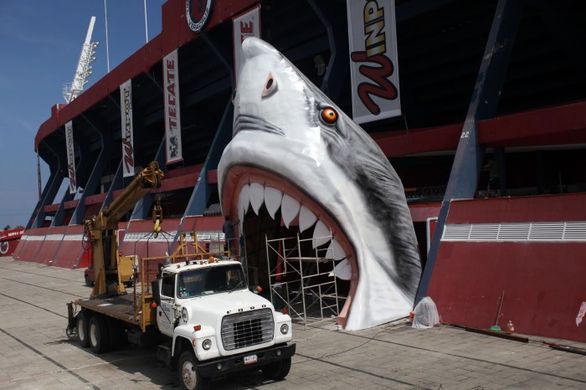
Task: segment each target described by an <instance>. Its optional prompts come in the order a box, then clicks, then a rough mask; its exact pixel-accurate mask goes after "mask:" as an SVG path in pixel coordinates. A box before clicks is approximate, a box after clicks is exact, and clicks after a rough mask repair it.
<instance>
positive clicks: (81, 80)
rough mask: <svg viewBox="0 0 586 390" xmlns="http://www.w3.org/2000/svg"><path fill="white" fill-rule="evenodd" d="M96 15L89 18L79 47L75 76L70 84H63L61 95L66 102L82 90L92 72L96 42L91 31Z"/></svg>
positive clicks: (92, 30)
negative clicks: (79, 52)
mask: <svg viewBox="0 0 586 390" xmlns="http://www.w3.org/2000/svg"><path fill="white" fill-rule="evenodd" d="M95 22H96V17H95V16H92V17H91V18H90V25H89V26H88V29H87V34H86V35H85V41H84V42H83V46H82V47H81V54H80V55H79V61H78V63H77V69H76V70H75V76H73V81H72V82H71V84H65V86H64V87H63V97H64V98H65V101H66V102H67V103H69V102H71V101H73V99H75V98H76V97H77V96H78V95H79V94H80V93H81V91H83V87H84V86H85V85H86V84H87V79H88V77H89V76H90V75H91V74H92V67H91V63H92V62H93V61H94V60H95V59H96V47H97V46H98V42H92V33H93V32H94V23H95Z"/></svg>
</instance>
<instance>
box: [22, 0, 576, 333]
mask: <svg viewBox="0 0 586 390" xmlns="http://www.w3.org/2000/svg"><path fill="white" fill-rule="evenodd" d="M348 3H350V1H348ZM363 3H364V9H365V13H364V15H363V16H360V15H358V16H355V15H352V16H349V13H348V12H347V10H348V9H349V8H348V7H347V2H346V1H343V0H325V1H317V0H306V1H287V2H285V1H254V0H225V1H220V0H216V1H214V0H208V1H207V2H206V1H203V2H196V1H190V0H187V1H186V0H168V1H167V2H166V3H165V4H164V5H163V10H162V18H163V23H162V32H161V34H160V35H158V36H157V37H155V38H154V39H153V40H151V41H150V42H148V43H147V44H146V45H145V46H144V47H142V48H141V49H140V50H138V51H137V52H136V53H134V54H133V55H131V56H130V57H129V58H128V59H126V60H125V61H124V62H123V63H121V64H120V65H119V66H118V67H116V68H115V69H113V70H112V71H111V72H110V73H108V74H107V75H106V76H104V77H103V78H102V79H100V80H99V81H97V82H96V83H94V85H93V86H92V87H91V88H89V89H88V90H87V91H85V92H84V93H82V94H81V95H80V96H79V97H78V98H77V99H75V100H74V101H72V102H71V103H69V104H67V105H62V104H58V105H55V106H53V107H52V109H51V116H50V118H49V119H48V120H47V121H46V122H45V123H43V124H42V125H41V126H40V128H39V130H38V133H37V136H36V138H35V144H34V146H35V149H36V150H37V151H38V153H39V155H40V157H41V158H42V159H43V160H44V161H45V162H46V163H47V164H48V165H49V169H50V177H49V179H48V180H47V183H46V185H45V187H44V189H43V191H42V196H41V199H40V201H39V203H38V205H37V207H36V208H35V210H34V211H33V213H32V216H31V218H30V221H29V222H28V224H27V226H26V231H25V233H24V235H23V237H22V239H21V241H20V243H19V245H18V247H17V248H16V251H15V253H14V256H15V257H16V258H17V259H21V260H26V261H36V262H41V263H44V264H52V265H58V266H65V267H83V266H86V265H87V254H86V253H85V252H84V251H83V250H82V245H81V242H82V240H83V221H84V219H85V218H86V217H88V216H90V215H93V214H96V213H97V211H98V210H99V209H100V208H101V207H103V206H105V205H107V204H109V202H110V201H111V200H112V198H113V197H115V196H116V194H117V192H118V191H120V189H121V188H123V187H124V183H125V181H126V182H128V180H129V179H128V177H124V176H125V175H124V173H125V172H127V173H128V172H129V169H130V171H131V173H134V172H135V171H136V170H137V169H139V168H140V167H144V166H146V164H148V162H149V161H152V160H158V161H159V163H160V164H161V165H162V166H163V167H165V168H166V176H165V179H164V181H163V184H162V187H161V188H160V189H158V190H157V191H156V192H155V193H153V194H152V195H151V196H149V197H147V198H144V199H143V200H142V201H140V202H138V203H137V204H136V206H135V208H134V210H133V212H132V214H131V215H129V216H128V218H127V221H125V222H124V223H123V224H121V225H120V227H121V229H122V230H124V234H123V236H121V237H120V240H121V251H122V252H123V253H124V254H134V253H136V254H139V255H141V256H145V255H149V254H150V255H152V254H163V253H165V252H166V251H168V250H169V249H170V248H171V247H172V241H173V237H174V236H175V233H176V232H177V231H179V232H197V234H198V235H201V237H206V236H207V237H209V236H211V235H214V234H218V233H220V232H221V231H222V224H223V218H222V217H221V216H220V215H219V207H218V203H219V199H218V191H217V173H216V168H217V164H218V161H219V158H220V156H221V153H222V151H223V148H224V146H225V145H226V144H227V143H228V142H229V140H230V137H231V134H232V112H233V107H232V103H231V102H232V96H233V93H234V89H235V85H236V76H235V72H234V66H235V65H234V64H235V61H237V55H235V54H234V53H235V47H237V44H238V43H239V42H238V41H239V40H240V39H241V38H242V36H244V35H246V34H248V33H255V32H256V34H257V35H260V36H261V37H262V38H263V39H265V40H266V41H268V42H270V43H271V44H272V45H273V46H275V47H276V48H277V49H279V51H281V52H282V53H284V55H285V56H287V57H288V58H289V59H290V60H291V61H292V62H293V63H294V64H295V65H296V66H297V67H298V68H299V69H300V70H301V71H302V72H303V73H304V74H305V75H306V76H307V77H308V78H309V79H310V80H311V81H312V82H313V83H315V84H316V85H319V86H321V88H322V90H323V91H324V92H325V93H326V94H327V95H328V96H329V97H330V98H331V99H332V100H333V101H335V102H336V104H337V105H338V106H339V107H341V108H342V109H343V110H344V111H345V112H347V113H349V114H351V113H352V109H353V96H355V92H356V91H354V90H355V89H356V88H354V87H353V83H352V82H351V73H352V70H351V66H350V65H351V63H352V62H357V61H359V60H360V58H359V57H360V56H355V55H354V54H356V53H355V52H353V51H352V49H350V45H349V43H350V42H349V33H348V32H349V29H351V28H352V26H353V25H354V26H355V25H356V24H358V23H353V18H356V17H360V18H362V17H363V18H365V19H367V18H368V15H367V13H366V10H367V9H374V10H377V9H379V8H378V7H379V6H381V5H382V4H383V3H390V2H386V1H378V2H377V1H363ZM379 3H380V4H379ZM198 7H200V8H198ZM369 7H370V8H369ZM206 12H207V14H206ZM585 15H586V4H584V2H581V1H570V0H564V1H558V2H546V1H521V0H498V1H497V0H488V1H482V2H472V1H464V0H441V1H429V0H396V3H395V14H394V19H395V20H394V21H393V22H395V26H394V27H395V29H396V47H397V50H396V51H397V53H398V64H393V65H394V72H395V74H396V75H397V76H398V80H399V83H398V84H399V85H398V86H397V89H398V91H400V93H398V96H394V97H392V98H393V99H395V98H396V99H399V100H400V115H399V116H393V117H387V118H382V119H377V118H375V119H377V120H371V121H365V122H364V123H362V126H363V128H364V129H365V130H366V131H367V132H368V133H369V134H370V135H371V136H372V138H373V139H374V140H375V141H376V142H377V143H378V145H379V146H380V148H381V149H382V150H383V152H384V153H385V154H386V156H387V157H388V158H389V159H390V161H391V163H392V164H393V166H394V167H395V169H396V171H397V173H398V174H399V176H400V177H401V179H402V180H403V184H404V185H405V189H406V195H407V199H408V201H409V206H410V209H411V215H412V218H413V221H414V225H415V229H416V232H417V236H418V241H419V247H420V253H421V257H422V262H423V266H424V272H423V277H422V280H421V283H420V287H419V294H418V295H419V296H420V297H422V296H426V295H429V296H431V297H432V298H433V299H434V300H435V301H436V303H437V305H438V309H439V312H440V314H441V316H442V320H443V321H444V322H447V323H454V324H460V325H465V326H470V327H478V328H488V327H489V326H490V325H494V324H500V325H501V326H504V324H505V323H507V322H508V321H509V320H511V321H512V322H513V323H514V324H515V327H516V329H517V331H518V332H521V333H527V334H537V335H542V336H550V337H561V338H568V339H575V340H580V341H586V328H585V327H586V324H585V323H583V322H582V317H583V316H584V312H586V303H585V302H586V284H585V283H584V282H583V275H584V274H586V262H585V261H584V260H585V258H586V256H585V255H584V254H585V253H586V207H584V204H586V194H585V191H586V171H585V170H584V169H583V167H584V166H586V114H585V113H586V73H585V72H584V69H585V65H586V64H585V62H586V56H585V55H584V50H583V47H584V42H586V25H585V24H584V23H583V19H584V16H585ZM243 16H244V17H248V19H245V22H243V19H242V18H243ZM385 20H386V19H385ZM199 22H201V23H199ZM251 23H252V24H251ZM362 23H363V24H364V23H365V20H362ZM197 29H200V30H199V32H195V31H193V30H197ZM237 30H238V33H236V32H237ZM363 33H364V34H365V37H366V38H368V36H369V34H371V33H373V32H372V30H371V31H366V29H365V30H364V32H363ZM387 38H389V39H390V37H387ZM366 62H368V60H366ZM367 65H368V64H367ZM375 65H376V64H375ZM372 69H376V66H373V68H372ZM375 73H376V72H375ZM371 75H372V74H371ZM373 77H374V78H375V79H376V75H375V76H373ZM129 80H130V81H131V82H130V83H129V82H128V81H129ZM121 86H122V88H121ZM121 91H130V92H131V93H130V95H127V96H131V97H130V102H131V111H128V107H126V112H125V104H124V103H125V101H124V98H121ZM375 95H376V93H375ZM379 95H381V96H384V93H382V92H379ZM170 111H172V112H170ZM129 112H130V117H131V118H132V127H133V132H132V143H131V144H129V143H128V137H127V136H126V135H124V133H125V130H124V129H125V125H124V124H125V123H127V121H124V120H122V119H121V118H122V117H124V118H127V117H128V113H129ZM174 115H176V116H177V117H178V118H180V120H177V118H175V116H174ZM174 131H175V132H174ZM68 133H70V135H71V133H72V137H73V138H72V140H73V142H72V143H71V142H70V144H71V145H73V146H71V147H70V148H69V153H70V159H69V161H68V156H67V154H68V148H67V140H66V139H67V137H68V136H67V134H68ZM170 137H171V138H170ZM173 137H175V138H173ZM125 144H126V149H124V146H123V145H125ZM129 145H130V146H129ZM171 146H174V147H171ZM125 150H126V151H128V150H132V154H131V155H127V154H125V153H126V152H125ZM174 153H177V155H174ZM72 156H73V161H74V165H75V175H74V176H73V177H72V180H70V184H71V181H73V182H74V183H75V185H74V186H73V190H74V191H73V192H70V191H69V189H67V191H65V193H58V191H59V189H60V188H61V186H62V184H63V183H64V181H67V180H68V177H70V175H69V169H70V167H71V165H72V164H71V161H72V159H71V157H72ZM129 156H130V157H131V160H132V161H131V162H132V164H130V165H129V164H128V162H129V161H130V160H129V158H130V157H129ZM174 156H175V157H176V156H179V157H180V158H175V157H174ZM292 163H294V162H292ZM129 166H130V168H129ZM156 202H160V203H161V204H162V206H163V209H164V210H165V225H164V228H165V229H166V230H167V231H168V232H170V233H171V235H170V236H173V237H172V238H171V239H169V238H165V237H163V238H161V237H159V238H157V239H150V238H148V237H149V236H148V232H149V230H150V225H151V222H150V213H151V209H152V207H153V204H154V203H156ZM247 239H248V238H247Z"/></svg>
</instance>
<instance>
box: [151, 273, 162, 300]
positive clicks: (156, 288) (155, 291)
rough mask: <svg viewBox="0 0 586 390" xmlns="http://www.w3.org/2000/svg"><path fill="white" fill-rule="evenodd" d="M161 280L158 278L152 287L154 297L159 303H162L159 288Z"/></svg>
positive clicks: (152, 283)
mask: <svg viewBox="0 0 586 390" xmlns="http://www.w3.org/2000/svg"><path fill="white" fill-rule="evenodd" d="M159 280H161V279H156V280H153V281H152V282H151V289H152V290H153V299H154V300H155V303H156V304H157V305H160V304H161V292H160V290H159Z"/></svg>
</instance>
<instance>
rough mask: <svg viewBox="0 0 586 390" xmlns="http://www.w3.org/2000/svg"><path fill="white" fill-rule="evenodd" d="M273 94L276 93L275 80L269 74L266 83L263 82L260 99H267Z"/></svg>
mask: <svg viewBox="0 0 586 390" xmlns="http://www.w3.org/2000/svg"><path fill="white" fill-rule="evenodd" d="M275 92H277V80H276V79H275V78H274V77H273V74H272V73H269V75H268V76H267V81H265V87H264V89H263V90H262V97H263V98H266V97H269V96H271V95H272V94H274V93H275Z"/></svg>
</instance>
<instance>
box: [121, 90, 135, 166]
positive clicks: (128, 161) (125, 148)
mask: <svg viewBox="0 0 586 390" xmlns="http://www.w3.org/2000/svg"><path fill="white" fill-rule="evenodd" d="M120 121H121V124H120V132H121V135H122V170H123V177H129V176H134V138H133V132H134V125H133V121H132V80H127V81H126V82H124V83H122V85H120Z"/></svg>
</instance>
